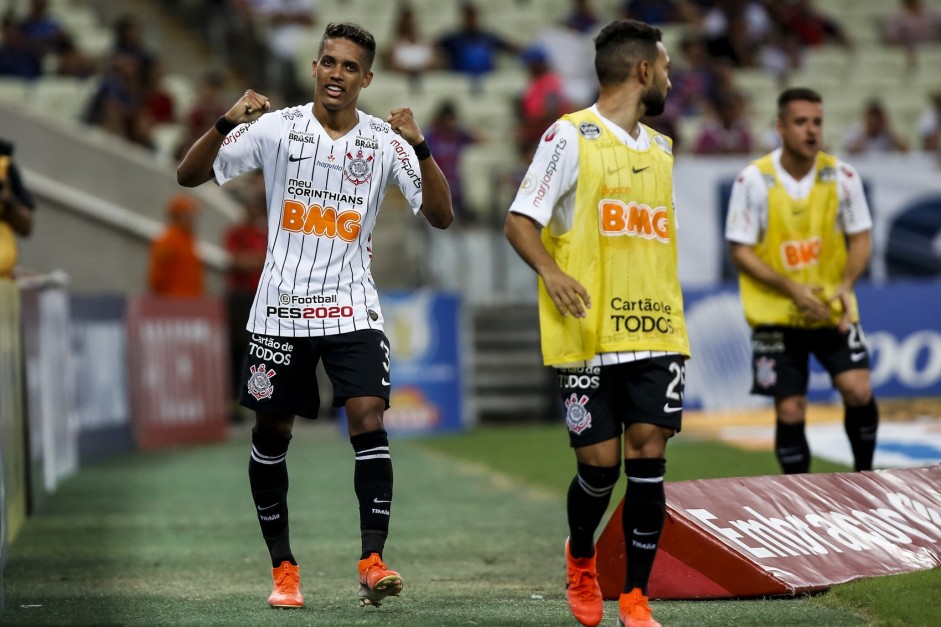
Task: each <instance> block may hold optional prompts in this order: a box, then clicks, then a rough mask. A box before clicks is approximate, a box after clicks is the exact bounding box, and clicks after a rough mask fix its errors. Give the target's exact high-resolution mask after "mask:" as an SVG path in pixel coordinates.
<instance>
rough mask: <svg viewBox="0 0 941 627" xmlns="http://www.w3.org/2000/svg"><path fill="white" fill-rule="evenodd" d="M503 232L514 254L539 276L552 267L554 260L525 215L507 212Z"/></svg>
mask: <svg viewBox="0 0 941 627" xmlns="http://www.w3.org/2000/svg"><path fill="white" fill-rule="evenodd" d="M503 232H504V234H505V235H506V239H507V241H509V242H510V245H511V246H512V247H513V250H515V251H516V254H518V255H519V256H520V258H521V259H522V260H523V261H525V262H526V263H527V264H528V265H529V267H530V268H532V269H533V270H535V271H536V273H537V274H539V276H543V273H544V272H545V271H547V270H549V269H551V268H553V267H557V264H556V262H555V260H554V259H553V258H552V255H550V254H549V251H547V250H546V247H545V246H544V245H543V243H542V239H540V237H539V231H538V230H537V225H536V224H535V223H534V222H533V221H532V220H530V219H529V218H527V217H526V216H524V215H522V214H519V213H514V212H512V211H511V212H509V213H508V214H507V216H506V221H505V222H504V223H503Z"/></svg>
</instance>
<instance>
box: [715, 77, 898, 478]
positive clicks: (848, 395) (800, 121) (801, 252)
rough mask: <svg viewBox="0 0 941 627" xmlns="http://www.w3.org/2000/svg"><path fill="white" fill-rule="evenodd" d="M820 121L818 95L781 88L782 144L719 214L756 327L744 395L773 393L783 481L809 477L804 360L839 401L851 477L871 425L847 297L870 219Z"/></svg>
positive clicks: (860, 267)
mask: <svg viewBox="0 0 941 627" xmlns="http://www.w3.org/2000/svg"><path fill="white" fill-rule="evenodd" d="M822 125H823V101H822V99H821V97H820V95H819V94H817V93H816V92H814V91H812V90H810V89H805V88H791V89H787V90H785V91H784V92H782V93H781V95H780V96H779V98H778V118H777V122H776V128H777V131H778V134H779V135H780V137H781V144H782V145H781V148H779V149H777V150H775V151H773V152H771V153H770V154H768V155H765V156H764V157H762V158H760V159H758V160H757V161H755V162H754V163H752V164H751V165H749V166H748V167H747V168H746V169H745V170H744V171H743V172H742V173H741V175H740V176H739V177H738V178H737V179H736V182H735V184H734V185H733V187H732V195H731V197H730V200H729V212H728V216H727V219H726V231H725V237H726V240H728V242H729V245H730V247H731V248H730V250H731V255H732V259H733V261H734V263H735V265H736V267H737V268H738V270H739V286H740V289H741V297H742V304H743V306H744V308H745V318H746V320H747V321H748V324H749V325H750V326H751V327H752V329H753V341H752V347H753V358H752V367H753V373H754V382H753V385H752V392H753V393H754V394H760V395H764V396H771V397H773V398H774V407H775V414H776V418H777V425H776V429H775V454H776V455H777V458H778V462H779V463H780V465H781V469H782V470H783V471H784V472H785V473H788V474H790V473H799V472H808V471H809V470H810V447H809V445H808V443H807V437H806V434H805V428H804V424H805V414H806V411H807V384H808V378H809V369H808V360H809V358H810V354H811V353H813V354H814V355H815V356H816V357H817V359H818V361H820V363H821V364H822V365H823V367H824V368H826V370H827V371H828V372H829V374H830V376H831V378H832V380H833V384H834V386H835V387H836V389H837V390H838V391H839V392H840V395H841V396H842V397H843V402H844V404H845V406H846V412H845V421H844V425H845V429H846V434H847V436H848V437H849V441H850V445H851V447H852V450H853V457H854V465H855V468H856V470H871V469H872V460H873V454H874V452H875V446H876V431H877V429H878V424H879V413H878V409H877V406H876V401H875V398H874V396H873V393H872V384H871V382H870V376H869V374H870V373H869V351H868V349H867V346H866V339H865V335H864V334H863V330H862V327H861V326H860V324H859V310H858V307H857V305H856V297H855V295H854V293H853V286H854V285H855V283H856V281H857V279H859V277H860V276H862V274H863V272H864V271H865V269H866V265H867V264H868V263H869V256H870V251H871V248H872V242H871V237H870V232H871V230H872V218H871V216H870V212H869V206H868V204H867V202H866V197H865V195H864V194H863V185H862V182H861V181H860V178H859V175H858V174H857V172H856V170H854V169H853V167H852V166H850V165H849V164H847V163H844V162H842V161H840V160H839V159H837V158H836V157H834V156H832V155H829V154H826V153H824V152H821V150H820V148H821V146H820V143H821V139H822V135H821V129H822Z"/></svg>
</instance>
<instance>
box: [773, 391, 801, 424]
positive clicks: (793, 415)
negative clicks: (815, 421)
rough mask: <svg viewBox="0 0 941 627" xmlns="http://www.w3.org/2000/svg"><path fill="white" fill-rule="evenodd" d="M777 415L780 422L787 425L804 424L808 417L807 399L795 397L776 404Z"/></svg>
mask: <svg viewBox="0 0 941 627" xmlns="http://www.w3.org/2000/svg"><path fill="white" fill-rule="evenodd" d="M775 414H776V416H777V419H778V422H783V423H784V424H786V425H793V424H798V423H801V422H804V419H805V417H806V415H807V399H806V398H805V397H803V396H794V397H790V398H785V399H782V400H779V401H778V402H777V403H775Z"/></svg>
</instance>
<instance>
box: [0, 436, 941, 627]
mask: <svg viewBox="0 0 941 627" xmlns="http://www.w3.org/2000/svg"><path fill="white" fill-rule="evenodd" d="M249 441H250V438H249V434H248V430H247V428H242V427H240V428H236V429H234V430H233V433H232V436H231V438H230V439H229V441H228V442H226V443H224V444H220V445H213V446H205V447H194V448H187V449H179V450H173V451H167V452H160V453H150V454H143V455H136V456H128V457H124V458H121V459H116V460H112V461H109V462H106V463H103V464H99V465H96V466H92V467H89V468H86V469H83V470H82V471H81V472H80V473H79V474H78V475H77V476H75V477H73V478H71V479H69V480H67V481H66V482H64V483H63V484H62V485H61V486H60V488H59V490H58V491H57V493H56V494H55V495H54V496H52V497H51V498H49V499H48V501H47V502H46V504H45V507H44V509H43V511H41V512H39V513H38V514H37V515H35V516H33V517H32V518H30V519H29V521H28V522H27V525H26V526H25V528H24V529H23V531H22V532H21V534H20V536H19V537H18V538H17V540H16V542H15V543H14V544H13V545H12V546H11V547H10V551H9V554H8V563H7V568H6V570H5V572H4V576H3V581H4V591H5V608H4V612H3V614H2V616H0V623H2V624H5V625H6V624H9V625H269V624H272V625H274V624H277V625H383V626H385V625H408V626H419V627H420V626H426V625H427V626H436V627H437V626H448V625H576V624H577V623H576V622H575V621H574V619H573V618H572V617H571V616H570V614H569V612H568V608H567V606H566V603H565V598H564V592H563V584H562V579H563V560H562V543H563V541H564V538H565V535H566V528H565V510H564V494H565V490H566V488H567V486H568V482H569V480H570V479H571V476H572V472H573V470H574V460H573V457H572V455H571V453H570V452H569V451H568V448H567V441H566V436H565V431H564V428H562V427H561V426H558V425H556V426H549V425H538V426H517V427H505V428H496V427H488V428H481V429H477V430H475V431H473V432H472V433H469V434H465V435H456V436H442V437H433V438H425V439H416V440H406V439H398V440H395V441H393V449H392V450H393V459H394V462H395V473H396V476H395V478H396V492H395V494H396V498H395V505H394V508H395V513H394V516H393V521H392V530H391V537H390V540H389V543H388V545H387V550H386V554H385V557H386V561H387V562H388V563H389V564H390V566H392V567H393V568H396V569H397V570H399V571H400V572H401V573H402V575H403V577H404V578H405V590H404V592H403V593H402V596H401V597H399V598H393V599H390V600H388V601H387V602H386V603H385V604H384V605H383V606H382V607H381V608H360V607H358V605H357V601H356V587H357V584H356V560H357V558H358V553H359V532H358V524H357V512H356V500H355V497H354V495H353V490H352V468H353V455H352V451H351V449H350V446H349V442H348V441H347V440H346V439H345V438H341V437H339V436H338V435H337V434H336V431H335V429H333V428H332V426H327V425H320V426H314V425H310V424H308V423H299V424H298V426H297V428H296V432H295V438H294V440H293V441H292V444H291V450H290V453H289V455H288V465H289V469H290V473H291V491H290V497H289V500H290V504H291V530H292V539H293V542H292V543H293V549H294V553H295V556H296V557H297V558H298V561H299V562H300V565H301V576H302V589H303V592H304V596H305V599H306V607H305V608H303V609H301V610H294V611H290V610H288V611H285V610H271V609H268V607H267V605H266V604H265V600H266V598H267V595H268V593H269V592H270V589H271V578H270V570H269V562H268V559H267V552H266V551H265V547H264V543H263V542H262V540H261V536H260V533H259V530H258V526H257V522H256V521H255V518H254V515H253V512H252V510H253V507H252V502H251V497H250V496H249V492H248V476H247V475H248V472H247V466H248V452H249ZM669 458H670V461H669V462H668V476H667V479H668V480H671V481H676V480H682V479H690V478H705V477H720V476H744V475H755V474H765V473H774V472H776V467H775V462H774V460H773V456H772V455H771V453H770V452H752V451H741V450H738V449H735V448H732V447H727V446H723V445H720V444H717V443H713V442H700V441H696V440H693V439H684V438H683V437H682V435H681V436H680V437H678V438H677V439H676V441H675V442H673V443H671V445H670V450H669ZM814 469H815V470H818V471H826V470H843V468H840V467H838V466H833V465H826V464H824V463H822V462H820V461H819V460H815V465H814ZM622 481H623V480H622ZM621 490H622V488H621V487H618V488H617V489H616V494H617V493H618V492H620V491H621ZM939 575H941V571H938V570H934V571H929V572H922V573H915V574H912V575H904V576H896V577H883V578H877V579H871V580H866V581H861V582H857V583H854V584H849V585H846V586H839V587H837V588H835V589H834V590H832V591H831V592H829V593H827V594H824V595H818V596H813V597H806V598H800V599H785V600H750V601H709V602H703V601H697V602H679V601H671V602H654V604H653V606H654V612H655V616H656V618H657V619H658V620H659V621H660V622H662V623H663V624H664V625H729V624H735V625H761V626H763V627H767V626H770V625H937V624H941V610H939V609H938V608H939V604H938V602H937V599H939V598H941V576H939ZM930 599H934V601H932V602H926V601H927V600H930ZM614 621H615V604H614V603H613V602H609V603H608V604H606V608H605V622H604V623H603V624H613V623H614Z"/></svg>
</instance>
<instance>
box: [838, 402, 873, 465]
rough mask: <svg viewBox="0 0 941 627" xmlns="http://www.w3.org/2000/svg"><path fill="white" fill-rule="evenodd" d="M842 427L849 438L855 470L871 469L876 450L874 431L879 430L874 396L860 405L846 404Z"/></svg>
mask: <svg viewBox="0 0 941 627" xmlns="http://www.w3.org/2000/svg"><path fill="white" fill-rule="evenodd" d="M843 428H844V429H845V430H846V435H847V437H849V439H850V447H852V449H853V461H854V464H853V465H854V467H855V469H856V470H872V458H873V455H874V454H875V452H876V431H878V430H879V407H878V405H876V397H875V396H873V397H871V398H870V399H869V402H868V403H866V404H865V405H862V406H860V407H851V406H849V405H847V406H846V413H845V414H844V418H843Z"/></svg>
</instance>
